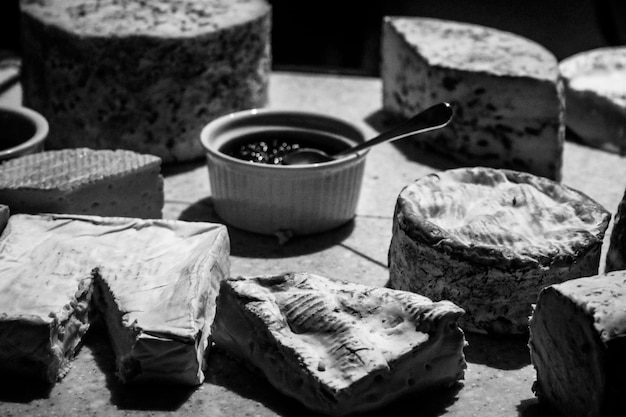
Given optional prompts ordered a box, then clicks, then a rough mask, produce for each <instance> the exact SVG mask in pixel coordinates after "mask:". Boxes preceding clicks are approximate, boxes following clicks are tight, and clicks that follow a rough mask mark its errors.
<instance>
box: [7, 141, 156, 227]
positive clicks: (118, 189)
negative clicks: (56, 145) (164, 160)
mask: <svg viewBox="0 0 626 417" xmlns="http://www.w3.org/2000/svg"><path fill="white" fill-rule="evenodd" d="M0 203H3V204H6V205H8V206H9V207H10V208H11V211H12V212H13V213H75V214H93V215H99V216H123V217H139V218H149V219H153V218H156V219H160V218H161V216H162V214H161V213H162V210H163V203H164V195H163V178H162V177H161V159H160V158H159V157H157V156H154V155H143V154H138V153H136V152H133V151H127V150H116V151H112V150H105V149H102V150H93V149H87V148H79V149H63V150H58V151H46V152H41V153H36V154H30V155H25V156H21V157H19V158H14V159H10V160H8V161H5V162H4V163H2V164H1V165H0Z"/></svg>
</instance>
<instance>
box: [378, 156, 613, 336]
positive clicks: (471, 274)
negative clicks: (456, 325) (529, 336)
mask: <svg viewBox="0 0 626 417" xmlns="http://www.w3.org/2000/svg"><path fill="white" fill-rule="evenodd" d="M610 217H611V216H610V213H609V212H608V211H606V209H604V208H603V207H602V206H601V205H599V204H598V203H596V202H595V201H593V200H592V199H590V198H589V197H588V196H586V195H584V194H582V193H580V192H578V191H576V190H573V189H571V188H569V187H566V186H564V185H561V184H558V183H556V182H554V181H551V180H548V179H546V178H543V177H538V176H534V175H532V174H528V173H520V172H516V171H509V170H497V169H493V168H483V167H477V168H459V169H454V170H449V171H443V172H439V173H435V174H431V175H428V176H425V177H422V178H420V179H418V180H417V181H415V182H413V183H411V184H409V185H407V186H406V187H405V188H404V189H403V190H402V191H401V192H400V195H399V196H398V201H397V203H396V208H395V214H394V222H393V234H392V239H391V244H390V247H389V285H390V286H391V287H392V288H396V289H400V290H406V291H413V292H416V293H418V294H423V295H425V296H427V297H429V298H431V299H433V300H442V299H445V300H450V301H452V302H454V303H455V304H457V305H459V306H460V307H461V308H463V309H464V310H465V315H464V316H463V317H462V319H461V321H460V325H461V327H463V328H464V329H466V330H471V331H474V332H481V333H499V334H526V333H527V332H528V316H529V315H530V313H531V305H532V304H533V303H534V302H535V300H536V298H537V294H538V293H539V291H540V290H541V288H543V287H544V286H546V285H550V284H554V283H558V282H562V281H566V280H569V279H573V278H578V277H581V276H587V275H593V274H597V273H598V266H599V262H600V254H601V248H602V241H603V238H604V233H605V231H606V229H607V226H608V223H609V220H610Z"/></svg>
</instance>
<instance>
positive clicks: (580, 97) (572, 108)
mask: <svg viewBox="0 0 626 417" xmlns="http://www.w3.org/2000/svg"><path fill="white" fill-rule="evenodd" d="M559 69H560V71H561V74H562V76H563V81H564V87H565V102H566V103H567V106H566V107H565V124H566V125H567V127H569V128H570V129H571V130H572V131H573V132H574V133H575V134H576V135H577V136H578V137H579V138H580V139H581V140H582V141H584V142H586V143H587V144H589V145H592V146H595V147H599V148H603V149H606V150H609V151H614V152H619V153H622V154H625V153H626V47H624V46H621V47H605V48H599V49H594V50H591V51H585V52H580V53H578V54H575V55H572V56H571V57H569V58H566V59H564V60H563V61H561V63H560V64H559Z"/></svg>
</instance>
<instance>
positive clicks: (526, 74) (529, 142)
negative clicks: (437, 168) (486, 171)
mask: <svg viewBox="0 0 626 417" xmlns="http://www.w3.org/2000/svg"><path fill="white" fill-rule="evenodd" d="M381 52H382V64H381V77H382V81H383V108H384V109H385V110H386V111H388V112H390V113H393V114H396V115H399V116H402V117H411V116H413V115H414V114H416V113H417V112H419V111H421V110H424V109H426V108H428V107H430V106H431V105H434V104H436V103H438V102H442V101H447V102H450V103H451V104H452V105H453V108H454V109H455V115H454V118H453V120H452V122H451V123H450V124H449V125H448V126H447V127H446V128H444V129H441V130H438V131H436V132H434V133H430V134H429V135H430V137H429V138H428V139H425V140H424V141H420V142H425V143H427V145H428V146H429V147H432V148H434V149H438V150H442V151H445V153H446V154H447V155H450V156H451V157H453V158H454V159H456V160H458V161H459V162H460V163H463V164H471V165H485V166H491V167H495V168H509V169H514V170H519V171H526V172H530V173H533V174H537V175H540V176H545V177H547V178H550V179H555V180H560V178H561V167H562V153H563V140H564V133H565V130H564V124H563V121H562V119H563V117H564V108H563V106H564V103H563V95H562V91H561V89H562V85H561V81H560V79H559V71H558V66H557V61H556V58H555V57H554V56H553V55H552V54H551V53H550V52H549V51H547V50H546V49H545V48H543V47H542V46H540V45H538V44H536V43H534V42H532V41H530V40H527V39H524V38H522V37H520V36H517V35H514V34H511V33H508V32H502V31H499V30H496V29H491V28H487V27H482V26H478V25H473V24H467V23H459V22H452V21H446V20H439V19H431V18H417V17H387V18H385V20H384V24H383V37H382V50H381Z"/></svg>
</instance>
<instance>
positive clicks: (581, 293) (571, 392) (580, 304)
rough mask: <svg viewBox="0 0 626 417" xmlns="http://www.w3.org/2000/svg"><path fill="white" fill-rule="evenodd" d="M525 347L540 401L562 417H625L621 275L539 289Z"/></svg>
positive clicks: (625, 288)
mask: <svg viewBox="0 0 626 417" xmlns="http://www.w3.org/2000/svg"><path fill="white" fill-rule="evenodd" d="M529 348H530V354H531V360H532V363H533V366H534V367H535V370H536V371H537V380H536V383H535V384H534V387H533V390H534V391H535V393H536V394H537V396H538V397H539V399H540V400H541V401H545V402H546V403H548V404H550V405H551V406H552V407H554V408H555V409H556V410H559V411H560V413H561V414H562V415H564V416H572V417H576V416H581V417H582V416H585V417H613V416H614V417H617V416H623V415H626V405H625V404H624V392H626V379H625V377H624V375H625V374H626V362H625V361H624V350H625V349H626V271H623V270H621V271H615V272H611V273H609V274H605V275H597V276H591V277H585V278H579V279H575V280H571V281H568V282H564V283H562V284H557V285H552V286H549V287H547V288H545V289H544V290H542V291H541V293H540V294H539V298H538V300H537V304H536V306H535V309H534V312H533V314H532V317H531V320H530V340H529Z"/></svg>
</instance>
